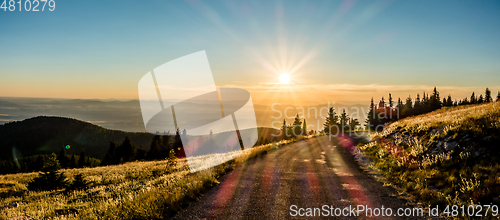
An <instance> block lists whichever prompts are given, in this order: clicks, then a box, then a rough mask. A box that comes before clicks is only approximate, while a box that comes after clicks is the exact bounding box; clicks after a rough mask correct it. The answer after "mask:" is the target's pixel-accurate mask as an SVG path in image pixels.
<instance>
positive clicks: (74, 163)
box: [69, 154, 77, 168]
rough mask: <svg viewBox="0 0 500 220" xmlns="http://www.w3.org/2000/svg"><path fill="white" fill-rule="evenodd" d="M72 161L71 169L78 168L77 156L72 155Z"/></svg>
mask: <svg viewBox="0 0 500 220" xmlns="http://www.w3.org/2000/svg"><path fill="white" fill-rule="evenodd" d="M70 161H71V162H70V165H69V167H71V168H76V166H77V163H76V158H75V155H74V154H72V155H71V160H70Z"/></svg>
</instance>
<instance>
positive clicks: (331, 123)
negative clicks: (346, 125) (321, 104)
mask: <svg viewBox="0 0 500 220" xmlns="http://www.w3.org/2000/svg"><path fill="white" fill-rule="evenodd" d="M372 104H373V99H372ZM337 121H338V117H337V116H336V115H335V110H334V109H333V107H331V108H330V109H329V110H328V116H327V117H326V120H325V124H324V128H323V130H324V132H325V134H337V133H338V124H337Z"/></svg>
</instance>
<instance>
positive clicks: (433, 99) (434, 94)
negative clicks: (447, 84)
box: [425, 87, 441, 112]
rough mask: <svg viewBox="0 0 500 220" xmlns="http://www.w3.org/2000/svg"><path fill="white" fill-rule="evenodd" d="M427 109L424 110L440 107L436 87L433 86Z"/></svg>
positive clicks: (428, 110)
mask: <svg viewBox="0 0 500 220" xmlns="http://www.w3.org/2000/svg"><path fill="white" fill-rule="evenodd" d="M428 106H429V109H427V110H426V111H425V112H430V111H434V110H436V109H439V108H441V99H440V98H439V92H438V91H437V89H436V87H434V90H433V92H432V96H431V98H430V99H429V104H428Z"/></svg>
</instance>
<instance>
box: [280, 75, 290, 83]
mask: <svg viewBox="0 0 500 220" xmlns="http://www.w3.org/2000/svg"><path fill="white" fill-rule="evenodd" d="M289 81H290V75H289V74H288V73H282V74H281V75H280V82H281V83H282V84H287V83H288V82H289Z"/></svg>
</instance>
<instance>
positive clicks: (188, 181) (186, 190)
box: [0, 139, 296, 219]
mask: <svg viewBox="0 0 500 220" xmlns="http://www.w3.org/2000/svg"><path fill="white" fill-rule="evenodd" d="M294 141H296V140H295V139H293V140H287V141H280V142H277V143H271V144H267V145H263V146H256V147H254V148H251V149H248V150H245V151H244V152H243V153H242V154H241V155H239V156H238V157H236V158H235V159H234V160H230V161H228V162H226V163H223V164H221V165H218V166H215V167H211V168H209V169H206V170H202V171H199V172H196V173H190V172H189V167H188V164H187V161H186V159H179V160H178V161H177V165H176V166H175V167H169V168H167V163H168V161H167V160H163V161H148V162H130V163H126V164H121V165H114V166H105V167H95V168H80V169H65V170H62V171H63V172H65V173H66V175H67V176H68V179H70V180H72V179H73V178H74V176H75V175H76V174H79V173H82V174H83V176H84V177H85V179H86V180H88V181H91V182H92V184H91V186H90V187H89V188H88V189H86V190H77V191H70V192H65V191H63V190H59V191H42V192H32V191H27V188H26V186H27V184H28V182H29V181H30V180H31V179H33V178H34V177H35V176H37V175H38V173H20V174H9V175H2V176H0V193H1V194H0V195H1V196H2V201H1V202H0V206H3V205H7V204H12V203H18V204H19V207H17V208H11V209H4V210H1V211H0V219H8V218H12V217H16V216H23V215H29V216H32V217H34V218H36V219H163V218H165V217H167V216H169V215H171V214H173V213H175V212H176V211H178V210H179V209H181V207H182V206H183V205H185V204H187V203H189V202H191V201H194V200H195V199H196V198H198V197H199V196H201V195H202V193H203V192H204V191H205V190H206V189H207V188H208V187H210V186H212V185H214V184H217V183H218V181H217V179H218V178H219V177H220V176H221V175H223V174H225V173H226V172H227V171H229V170H231V169H233V168H234V166H235V165H236V164H238V163H242V162H244V161H246V160H248V159H250V158H252V157H255V156H256V155H258V154H260V153H263V152H266V151H269V150H273V149H277V148H278V147H280V146H282V145H286V144H289V143H291V142H294ZM197 159H198V160H204V159H206V158H202V157H200V158H197ZM197 159H195V160H197ZM58 208H77V209H78V212H79V214H78V215H72V214H71V215H56V214H55V213H54V209H58Z"/></svg>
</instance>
